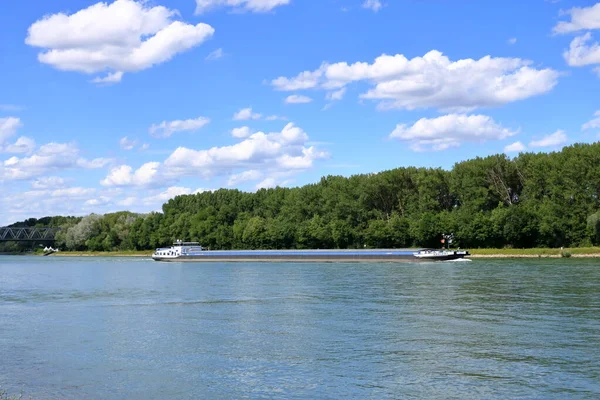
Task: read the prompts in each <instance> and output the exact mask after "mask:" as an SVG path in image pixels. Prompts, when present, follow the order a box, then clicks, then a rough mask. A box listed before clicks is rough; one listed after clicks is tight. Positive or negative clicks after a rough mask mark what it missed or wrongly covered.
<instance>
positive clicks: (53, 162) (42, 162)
mask: <svg viewBox="0 0 600 400" xmlns="http://www.w3.org/2000/svg"><path fill="white" fill-rule="evenodd" d="M109 162H111V160H110V159H106V158H96V159H93V160H87V159H85V158H83V157H81V156H80V154H79V149H78V148H77V147H76V146H75V145H74V144H72V143H48V144H45V145H43V146H41V147H40V148H39V149H38V150H37V151H35V152H34V153H33V155H31V156H30V157H23V158H19V157H16V156H15V157H11V158H9V159H8V160H5V161H4V162H3V163H1V164H0V181H5V180H6V181H10V180H23V179H30V178H34V177H38V176H43V175H45V174H47V173H49V172H54V171H61V170H66V169H76V168H83V169H97V168H102V167H104V166H106V165H107V164H108V163H109Z"/></svg>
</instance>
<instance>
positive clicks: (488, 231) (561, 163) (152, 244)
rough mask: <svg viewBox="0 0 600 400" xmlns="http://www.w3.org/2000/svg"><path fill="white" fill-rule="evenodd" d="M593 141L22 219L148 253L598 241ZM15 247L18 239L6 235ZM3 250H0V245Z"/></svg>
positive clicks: (91, 244)
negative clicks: (129, 208) (191, 244)
mask: <svg viewBox="0 0 600 400" xmlns="http://www.w3.org/2000/svg"><path fill="white" fill-rule="evenodd" d="M599 196H600V143H594V144H575V145H572V146H569V147H565V148H563V149H562V151H559V152H552V153H521V154H519V155H518V156H517V157H514V158H510V157H508V156H506V155H505V154H498V155H492V156H488V157H478V158H475V159H472V160H468V161H463V162H459V163H456V164H455V165H454V166H453V168H452V169H451V170H449V171H448V170H444V169H440V168H414V167H406V168H404V167H403V168H397V169H393V170H389V171H384V172H380V173H376V174H361V175H354V176H350V177H342V176H326V177H323V178H321V180H320V181H319V182H317V183H314V184H309V185H306V186H302V187H297V188H280V187H278V188H274V189H261V190H258V191H257V192H254V193H250V192H242V191H240V190H229V189H221V190H217V191H214V192H204V193H199V194H195V195H182V196H177V197H175V198H174V199H171V200H169V201H168V202H167V203H166V204H164V205H163V207H162V212H160V213H159V212H153V213H149V214H135V213H131V212H126V211H123V212H118V213H112V214H106V215H95V214H92V215H89V216H86V217H47V218H43V219H40V220H36V219H30V220H27V221H24V222H21V223H18V224H15V226H60V227H62V229H61V231H60V232H59V233H58V234H57V240H56V245H58V246H59V247H60V248H62V249H64V250H83V251H85V250H89V251H108V250H150V249H154V248H156V247H161V246H167V245H170V244H171V243H172V242H173V241H174V240H176V239H182V240H186V241H198V242H200V243H201V244H202V245H203V246H205V247H209V248H211V249H293V248H298V249H312V248H314V249H318V248H320V249H326V248H339V249H345V248H364V247H368V248H403V247H440V246H441V243H440V241H441V239H442V235H443V234H453V237H454V240H453V246H455V247H461V248H502V247H514V248H529V247H562V246H564V247H584V246H591V245H598V244H600V212H599V210H600V199H599ZM1 246H4V249H5V250H6V247H7V246H19V244H12V245H7V244H3V245H1ZM0 249H1V248H0Z"/></svg>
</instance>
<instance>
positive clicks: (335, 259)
mask: <svg viewBox="0 0 600 400" xmlns="http://www.w3.org/2000/svg"><path fill="white" fill-rule="evenodd" d="M460 258H464V255H448V256H445V257H439V258H436V259H428V258H417V257H415V256H413V255H406V256H387V257H386V256H377V255H369V256H367V255H364V256H362V255H361V256H339V255H331V256H329V255H318V256H317V255H313V256H310V255H306V256H298V255H294V256H291V255H290V256H280V255H279V256H276V255H273V256H264V255H260V256H259V255H257V256H251V255H240V256H233V255H229V256H224V255H223V256H214V255H208V254H207V255H202V256H199V255H194V256H179V257H176V258H169V257H165V258H161V257H154V259H155V260H156V261H164V262H297V263H302V262H305V263H309V262H320V263H346V262H403V263H423V262H433V261H450V260H456V259H460Z"/></svg>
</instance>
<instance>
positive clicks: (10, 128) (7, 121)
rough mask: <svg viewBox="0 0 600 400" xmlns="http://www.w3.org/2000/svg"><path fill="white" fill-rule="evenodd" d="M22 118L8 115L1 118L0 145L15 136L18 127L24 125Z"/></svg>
mask: <svg viewBox="0 0 600 400" xmlns="http://www.w3.org/2000/svg"><path fill="white" fill-rule="evenodd" d="M22 126H23V124H22V123H21V119H20V118H15V117H6V118H0V145H1V144H2V143H4V141H5V140H6V139H8V138H9V137H11V136H13V135H14V134H15V133H16V132H17V129H19V128H20V127H22Z"/></svg>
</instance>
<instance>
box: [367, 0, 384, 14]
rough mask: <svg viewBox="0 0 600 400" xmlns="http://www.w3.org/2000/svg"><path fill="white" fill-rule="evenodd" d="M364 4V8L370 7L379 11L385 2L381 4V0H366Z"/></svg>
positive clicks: (374, 10)
mask: <svg viewBox="0 0 600 400" xmlns="http://www.w3.org/2000/svg"><path fill="white" fill-rule="evenodd" d="M362 6H363V8H368V9H369V10H372V11H373V12H377V11H379V10H380V9H381V8H382V7H383V4H381V1H379V0H365V1H364V3H363V4H362Z"/></svg>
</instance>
